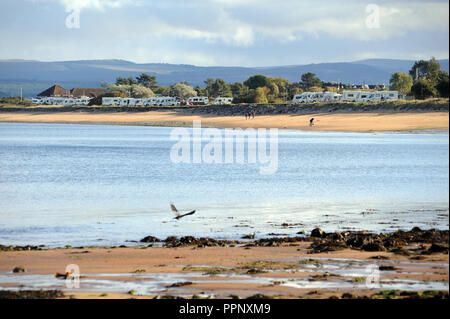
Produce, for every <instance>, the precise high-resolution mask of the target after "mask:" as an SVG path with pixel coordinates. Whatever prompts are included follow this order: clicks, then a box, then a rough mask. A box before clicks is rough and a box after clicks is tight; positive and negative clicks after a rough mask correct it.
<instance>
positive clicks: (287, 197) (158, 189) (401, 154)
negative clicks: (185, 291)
mask: <svg viewBox="0 0 450 319" xmlns="http://www.w3.org/2000/svg"><path fill="white" fill-rule="evenodd" d="M171 131H172V128H163V127H136V126H107V125H104V126H98V125H64V124H13V123H0V205H1V206H0V244H15V245H24V244H34V245H39V244H44V245H48V246H52V247H53V246H64V245H67V244H69V245H72V246H80V245H118V244H124V243H125V244H127V243H128V244H130V245H131V244H132V242H131V241H134V240H139V239H141V238H142V237H144V236H147V235H153V236H157V237H160V238H162V239H164V238H165V237H166V236H169V235H194V236H210V237H215V238H239V237H241V236H242V235H244V234H252V233H255V234H256V236H257V237H265V236H268V234H271V233H275V234H288V235H293V234H295V233H297V232H299V231H302V230H303V231H306V232H308V231H310V230H311V229H313V228H314V227H316V226H319V227H321V228H322V229H324V230H326V231H334V230H345V229H366V230H371V231H393V230H397V229H399V228H401V229H410V228H412V227H413V226H419V227H422V228H441V229H448V227H449V226H448V208H449V198H448V191H449V161H448V156H449V136H448V133H447V132H428V133H376V134H370V133H333V132H330V133H325V132H301V131H288V130H280V131H279V159H278V166H279V167H278V171H277V172H276V173H275V174H273V175H261V174H260V173H259V168H260V165H259V164H249V163H245V164H237V163H235V164H204V163H203V164H174V163H172V162H171V161H170V150H171V148H172V146H173V145H174V143H175V142H174V141H171V140H170V133H171ZM171 201H172V202H174V204H175V205H176V206H177V207H178V209H180V210H191V209H196V210H197V213H196V214H195V215H193V216H188V217H186V218H184V219H182V220H181V221H176V220H174V219H173V217H174V216H173V215H172V213H171V211H170V209H169V203H170V202H171ZM285 223H287V224H290V226H286V225H284V226H283V224H285Z"/></svg>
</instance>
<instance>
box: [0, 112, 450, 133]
mask: <svg viewBox="0 0 450 319" xmlns="http://www.w3.org/2000/svg"><path fill="white" fill-rule="evenodd" d="M311 118H315V123H316V125H315V126H313V127H310V126H309V120H310V119H311ZM192 121H201V122H202V126H203V127H217V128H280V129H298V130H314V131H342V132H382V131H413V130H448V128H449V113H448V112H425V113H417V112H415V113H407V112H402V113H376V112H373V113H371V112H362V113H355V112H352V113H312V114H273V115H256V117H255V118H254V119H253V118H251V119H246V118H245V117H244V116H218V115H208V114H192V113H190V112H186V111H183V110H178V111H151V112H114V113H111V112H107V113H97V112H95V113H90V112H35V113H33V112H5V113H3V112H1V113H0V122H19V123H70V124H116V125H148V126H192Z"/></svg>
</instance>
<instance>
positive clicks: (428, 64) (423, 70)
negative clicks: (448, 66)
mask: <svg viewBox="0 0 450 319" xmlns="http://www.w3.org/2000/svg"><path fill="white" fill-rule="evenodd" d="M440 69H441V64H440V63H439V61H438V60H436V58H434V57H432V58H431V60H430V61H424V60H420V61H416V62H415V63H414V65H413V67H412V69H411V70H410V71H409V75H410V76H411V77H412V78H413V79H416V75H418V77H419V79H422V78H427V79H428V80H430V81H431V82H432V83H433V84H435V85H436V84H437V80H438V75H439V70H440Z"/></svg>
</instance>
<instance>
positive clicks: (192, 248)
mask: <svg viewBox="0 0 450 319" xmlns="http://www.w3.org/2000/svg"><path fill="white" fill-rule="evenodd" d="M347 233H348V232H347ZM340 236H343V239H341V237H340ZM374 236H375V237H374ZM360 239H362V243H364V242H365V243H366V244H365V245H366V246H364V245H362V246H360V247H356V246H358V245H359V244H358V241H359V240H360ZM369 239H371V241H370V240H369ZM354 240H356V241H354ZM343 241H344V242H345V241H347V242H349V241H350V242H354V244H353V245H356V246H351V247H350V246H346V247H344V246H341V244H342V242H343ZM381 242H383V243H384V245H386V247H380V246H376V245H375V244H377V243H381ZM155 243H160V242H159V241H158V239H157V238H154V237H148V238H146V242H141V243H140V244H139V245H137V246H134V247H103V248H102V247H77V248H72V247H67V248H59V249H48V250H33V249H30V250H28V249H24V250H15V251H14V250H13V251H5V250H0V292H1V291H3V293H4V294H6V295H8V294H10V295H14V294H17V293H18V291H24V290H25V291H26V290H29V288H30V286H33V285H34V289H33V290H34V291H35V293H36V291H38V290H39V289H38V290H36V289H37V288H39V287H41V288H42V286H44V287H46V288H47V289H50V288H51V289H58V291H60V292H61V291H63V293H62V295H60V297H59V298H79V299H103V298H157V299H164V298H188V299H189V298H194V299H195V298H207V299H209V298H220V299H228V298H237V297H239V298H249V297H253V298H254V297H255V296H259V297H260V298H266V299H268V298H283V299H299V298H313V299H328V298H342V299H357V298H372V299H402V298H428V297H444V298H448V280H449V274H448V270H449V269H448V261H449V256H448V230H447V231H434V230H420V229H418V228H414V229H412V230H411V231H409V232H396V233H394V234H392V235H385V237H383V235H374V234H370V233H367V232H354V233H351V232H350V233H348V234H346V233H324V232H321V231H320V229H316V230H314V231H313V232H312V233H311V235H310V236H306V237H293V238H278V239H276V238H275V239H274V238H266V239H261V240H250V241H247V242H222V241H216V240H214V239H197V238H193V237H185V238H179V239H175V238H167V239H166V240H165V241H164V244H163V245H162V246H157V247H156V246H155ZM374 245H375V246H374ZM387 245H392V246H391V247H389V246H387ZM69 264H76V265H78V266H79V268H80V275H81V277H80V282H81V287H80V288H72V289H67V288H66V286H65V280H61V279H57V278H55V276H54V274H55V273H64V271H65V267H66V266H67V265H69ZM18 266H22V267H23V268H24V270H25V271H24V272H21V273H17V274H14V273H13V272H12V269H13V268H15V267H18ZM368 269H376V270H377V274H378V275H379V282H380V283H382V284H381V286H380V287H370V286H367V282H366V279H367V277H368V276H370V275H371V274H370V273H368V272H367V270H368ZM6 278H8V280H6ZM39 285H40V286H39ZM400 287H402V288H400ZM32 288H33V287H32ZM56 295H58V294H56Z"/></svg>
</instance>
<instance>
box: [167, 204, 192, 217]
mask: <svg viewBox="0 0 450 319" xmlns="http://www.w3.org/2000/svg"><path fill="white" fill-rule="evenodd" d="M170 209H171V210H172V212H173V213H174V214H175V215H177V216H176V217H175V219H181V218H183V217H185V216H189V215H194V213H195V210H193V211H191V212H189V213H186V214H180V212H179V211H178V209H177V208H176V207H175V205H174V204H170Z"/></svg>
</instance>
